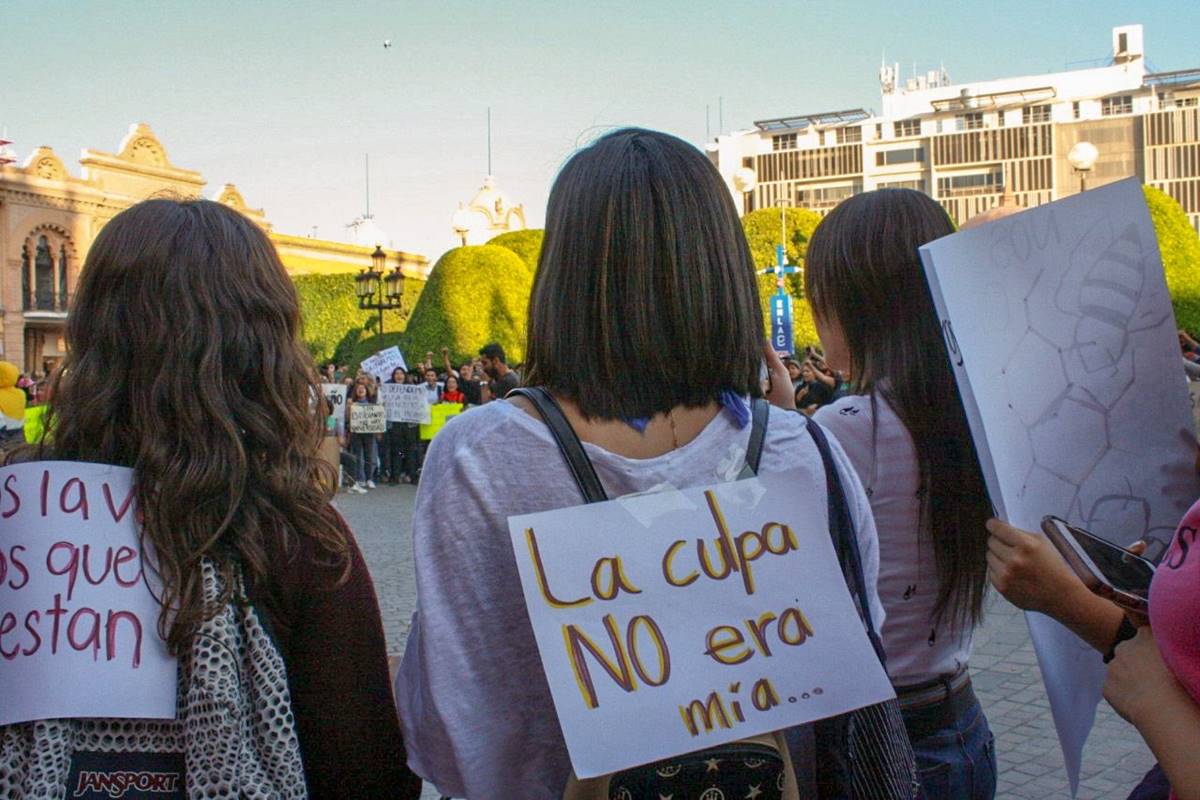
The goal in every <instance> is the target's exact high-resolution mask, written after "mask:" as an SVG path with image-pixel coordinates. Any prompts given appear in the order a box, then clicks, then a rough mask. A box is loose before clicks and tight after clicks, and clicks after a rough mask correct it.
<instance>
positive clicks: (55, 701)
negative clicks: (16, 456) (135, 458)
mask: <svg viewBox="0 0 1200 800" xmlns="http://www.w3.org/2000/svg"><path fill="white" fill-rule="evenodd" d="M136 516H137V509H136V508H135V505H134V495H133V471H132V470H130V469H125V468H123V467H112V466H107V465H103V464H81V463H74V462H69V461H40V462H30V463H25V464H16V465H13V466H10V467H4V468H0V656H2V657H0V725H6V724H9V723H14V722H25V721H28V720H38V719H54V718H59V717H135V718H155V719H170V718H173V717H174V716H175V697H176V690H177V686H176V680H177V670H176V663H175V660H174V659H173V658H171V657H170V656H169V655H168V654H167V648H166V643H165V642H164V641H163V640H162V639H161V638H160V637H159V635H158V615H159V604H158V601H157V600H155V594H157V593H158V591H157V587H155V593H154V594H152V593H151V588H148V584H149V586H154V577H153V571H152V570H149V569H144V568H143V559H142V556H143V554H142V551H141V546H140V545H139V543H138V535H137V526H136V524H135V522H134V520H135V518H136Z"/></svg>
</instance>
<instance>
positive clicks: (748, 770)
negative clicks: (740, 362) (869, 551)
mask: <svg viewBox="0 0 1200 800" xmlns="http://www.w3.org/2000/svg"><path fill="white" fill-rule="evenodd" d="M514 394H516V395H520V396H522V397H525V398H526V399H528V400H529V401H530V402H531V403H532V404H533V406H534V407H535V408H536V409H537V411H538V413H539V414H540V415H541V417H542V420H543V421H544V422H545V423H546V426H547V427H548V428H549V429H550V433H551V434H552V435H553V437H554V440H555V442H556V443H557V444H558V448H559V450H560V451H561V453H562V455H563V459H564V460H565V461H566V463H567V468H568V469H569V470H570V472H571V475H572V477H573V478H574V479H575V482H576V484H577V485H578V486H579V490H580V492H581V493H582V494H583V497H584V500H585V501H586V502H588V503H598V502H603V501H605V500H607V499H608V495H607V493H606V492H605V491H604V487H603V486H602V485H601V484H600V479H599V477H598V476H597V475H596V471H595V469H594V468H593V467H592V464H591V461H590V460H589V459H588V457H587V453H586V452H585V451H584V449H583V444H582V443H581V442H580V441H579V437H578V436H577V435H576V434H575V431H574V430H573V429H572V428H571V424H570V423H569V422H568V421H567V418H566V417H565V416H564V415H563V412H562V409H561V408H560V407H559V405H558V403H557V402H556V401H555V400H554V397H553V396H552V395H551V394H550V393H549V392H548V391H546V390H545V389H544V388H542V387H529V388H522V389H515V390H513V391H512V392H510V395H509V396H512V395H514ZM768 417H769V406H768V404H767V402H766V401H765V400H762V399H759V398H756V399H754V400H753V401H752V402H751V421H752V427H751V430H750V441H749V444H748V446H747V449H746V464H745V467H744V468H743V470H742V473H741V474H740V476H739V477H741V478H745V477H749V476H753V475H755V474H757V472H758V465H759V460H760V458H761V456H762V445H763V440H764V439H765V438H766V428H767V420H768ZM807 428H808V432H809V435H811V436H812V438H813V441H814V443H815V444H816V446H817V450H818V451H819V452H820V454H821V460H822V462H823V464H824V467H825V479H826V486H827V489H828V494H829V527H830V536H831V538H832V539H833V545H834V550H835V551H836V552H837V554H838V562H839V563H840V564H841V567H842V573H843V575H844V577H845V579H846V585H847V586H848V587H850V590H851V591H850V594H851V596H852V597H853V599H854V604H855V607H856V608H857V609H858V613H859V616H860V617H861V618H862V620H863V625H864V627H865V628H866V630H867V634H868V636H869V638H870V640H871V644H872V646H873V647H874V649H875V654H876V656H877V657H878V658H879V661H880V663H884V661H885V657H884V653H883V643H882V641H881V639H880V638H879V634H878V632H877V631H876V629H875V625H874V623H873V621H872V619H871V609H870V606H869V605H868V603H867V593H866V581H865V579H864V577H863V571H862V563H861V560H860V558H859V552H858V541H857V538H856V536H855V533H854V521H853V518H852V517H851V515H850V509H849V506H848V505H847V502H846V495H845V491H844V490H843V487H842V481H841V476H840V475H839V473H838V470H837V465H836V464H835V463H834V461H833V454H832V452H831V450H830V448H829V442H828V440H827V438H826V436H825V432H824V430H822V429H821V427H820V426H819V425H817V423H815V422H813V421H812V420H811V419H809V420H807ZM783 738H784V740H785V741H786V742H787V746H788V751H789V753H790V755H791V760H792V763H793V765H794V766H795V769H796V772H797V773H804V774H801V775H798V776H797V777H798V778H801V780H800V782H801V783H802V784H803V785H806V786H815V787H816V789H817V792H818V795H817V796H818V797H819V798H821V799H822V800H835V799H836V800H840V799H841V798H848V800H911V798H917V797H920V791H921V784H920V779H919V778H918V777H917V771H916V763H915V756H914V755H913V750H912V745H911V743H910V742H909V740H908V733H907V731H906V730H905V727H904V720H903V718H902V717H901V715H900V706H899V704H898V702H897V701H896V700H894V699H893V700H889V701H886V702H883V703H878V704H875V705H871V706H866V707H865V708H860V709H857V710H855V711H850V712H848V713H845V714H840V715H837V716H835V717H831V718H829V719H824V720H820V721H818V722H815V723H812V724H810V725H802V726H798V727H796V728H791V729H789V730H786V731H784V732H783ZM714 761H716V762H718V767H719V762H724V763H726V764H727V765H730V766H733V767H734V769H732V770H729V769H727V772H726V774H725V775H724V776H722V777H721V778H720V780H721V781H723V782H724V781H728V784H727V785H728V786H729V788H733V789H737V788H738V787H740V791H743V792H744V791H746V787H744V786H741V784H742V783H746V784H747V786H750V785H757V784H753V783H752V781H753V780H756V779H759V778H766V777H770V780H769V781H768V782H767V785H764V786H762V787H760V789H765V790H766V791H764V792H762V793H761V794H758V795H755V796H756V797H761V798H764V800H765V798H767V797H770V796H774V797H778V796H779V793H781V792H782V790H783V785H784V776H783V775H782V772H781V769H782V766H783V761H782V758H781V757H780V756H779V754H778V753H777V752H776V751H774V749H773V748H764V747H761V746H757V745H755V744H753V743H749V742H732V743H730V744H726V745H719V746H717V747H713V748H709V749H707V750H701V751H697V752H695V753H689V754H687V755H685V756H677V757H675V758H672V759H667V760H666V761H662V762H658V763H654V764H648V765H645V766H641V767H634V768H633V769H629V770H625V771H623V772H620V773H617V774H615V775H613V776H612V778H611V780H610V783H609V796H610V798H613V800H641V798H658V797H660V796H661V797H670V796H674V797H675V800H688V799H689V798H691V797H693V794H694V797H696V798H700V800H708V798H715V797H718V796H720V797H726V796H730V797H732V796H739V797H741V796H745V795H742V794H737V795H728V794H727V793H726V792H725V791H724V790H723V789H722V790H720V794H719V795H718V794H716V793H714V792H713V791H712V790H711V789H706V788H705V787H706V784H705V783H704V781H706V780H710V779H712V778H713V776H712V775H711V774H710V765H711V764H712V763H713V762H714ZM805 765H807V766H805ZM760 783H763V781H761V780H760ZM723 785H725V784H723ZM702 792H703V793H702ZM767 792H770V793H771V794H768V793H767Z"/></svg>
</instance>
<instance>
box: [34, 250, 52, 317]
mask: <svg viewBox="0 0 1200 800" xmlns="http://www.w3.org/2000/svg"><path fill="white" fill-rule="evenodd" d="M33 288H34V296H33V305H32V308H34V309H37V310H39V311H50V310H52V309H53V308H54V254H53V253H51V252H50V242H49V241H48V240H47V239H46V237H45V236H39V237H38V243H37V250H36V251H35V252H34V256H33Z"/></svg>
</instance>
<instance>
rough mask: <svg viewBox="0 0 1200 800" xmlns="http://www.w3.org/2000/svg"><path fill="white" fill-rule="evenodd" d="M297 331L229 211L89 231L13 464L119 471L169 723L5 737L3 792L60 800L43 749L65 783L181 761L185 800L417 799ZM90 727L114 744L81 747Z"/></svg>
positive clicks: (157, 211)
mask: <svg viewBox="0 0 1200 800" xmlns="http://www.w3.org/2000/svg"><path fill="white" fill-rule="evenodd" d="M299 334H300V306H299V302H298V298H297V295H296V290H295V287H294V286H293V284H292V281H291V279H290V278H289V276H288V275H287V273H286V272H285V271H284V268H283V265H282V264H281V263H280V261H279V257H278V255H277V254H276V252H275V248H274V246H273V245H272V244H271V242H270V240H268V239H267V237H266V235H265V234H264V233H263V232H262V230H260V229H259V228H258V227H257V226H256V225H255V224H254V223H253V222H251V221H250V220H249V219H247V218H246V217H244V216H242V215H241V214H239V213H237V212H236V211H234V210H232V209H230V208H227V207H225V206H223V205H221V204H219V203H214V202H210V201H206V200H182V201H177V200H167V199H155V200H147V201H145V202H143V203H139V204H138V205H135V206H133V207H132V208H130V209H128V210H126V211H124V212H122V213H120V214H118V215H117V216H116V217H114V218H113V219H112V221H110V222H109V223H108V224H107V225H105V227H104V228H103V230H101V232H100V234H99V235H98V236H97V237H96V240H95V242H94V243H93V244H92V246H91V249H90V251H89V252H88V255H87V260H86V262H85V263H84V265H83V269H82V272H81V274H80V280H79V286H78V289H77V292H76V294H75V298H74V301H73V304H72V306H71V313H70V316H69V317H68V321H67V334H66V337H67V343H68V348H67V356H66V359H65V361H64V363H63V366H62V369H61V370H60V371H59V372H57V373H56V375H55V379H54V391H53V393H52V395H51V400H50V403H49V412H48V420H47V430H48V433H47V435H46V437H45V438H44V439H43V440H42V443H41V444H39V445H37V446H34V447H32V448H30V451H29V452H26V453H24V454H22V455H21V456H20V457H21V458H25V459H30V458H33V459H39V460H42V459H54V460H69V461H86V462H97V463H103V464H113V465H117V466H122V467H128V468H131V469H132V470H133V473H134V485H135V492H136V499H137V507H138V515H139V522H140V525H139V527H140V530H139V535H140V537H141V539H142V543H143V546H144V551H145V552H146V553H147V554H148V555H147V560H146V569H147V570H148V571H151V572H153V573H155V574H156V575H157V578H158V581H159V583H160V586H161V588H160V589H159V592H160V593H159V598H158V599H159V601H160V603H161V608H162V610H161V616H160V618H159V621H158V627H159V631H160V632H161V634H162V636H163V637H164V638H165V640H166V643H167V647H168V649H169V651H170V653H171V654H172V655H173V656H175V657H177V658H178V660H179V685H180V692H179V698H180V700H179V710H178V716H177V718H176V719H174V720H163V721H157V720H136V721H130V720H87V721H79V720H50V721H44V722H39V723H37V724H36V726H34V724H33V723H27V724H25V726H24V727H22V726H16V727H21V730H18V731H12V730H11V729H7V730H3V734H4V735H3V736H0V784H2V785H4V786H9V787H10V788H11V787H14V786H17V787H20V786H24V787H25V791H24V792H23V793H22V792H18V794H17V796H27V797H54V796H62V795H61V794H57V789H58V788H59V787H61V786H63V785H65V780H66V774H65V771H64V772H63V774H62V775H56V774H54V773H53V772H49V773H48V772H46V771H45V770H44V769H32V768H30V765H31V764H33V763H34V762H38V763H41V764H42V765H43V766H44V765H45V763H47V761H46V759H45V756H46V755H47V752H49V751H53V753H54V755H55V756H56V757H58V758H55V759H51V762H50V763H53V764H54V766H55V769H57V768H59V767H65V766H66V765H67V764H69V763H70V756H71V753H72V749H73V748H74V749H75V750H100V751H104V752H105V753H106V754H108V755H109V756H111V757H113V758H123V757H124V756H123V753H124V752H125V751H124V750H123V749H122V748H126V749H128V750H130V751H131V752H133V753H134V755H133V756H131V757H130V758H131V759H132V760H133V762H134V763H139V762H137V758H138V757H141V756H145V754H146V753H148V752H150V753H154V754H155V755H163V756H165V757H168V758H176V757H179V755H180V754H182V756H183V759H184V761H183V762H181V763H186V769H185V772H186V774H185V776H184V777H185V778H186V793H187V795H188V796H191V797H199V796H203V797H210V798H240V797H256V798H264V797H281V798H282V797H287V798H300V797H305V796H309V797H347V796H359V797H406V798H415V797H417V796H418V795H419V793H420V781H419V780H417V779H416V778H415V776H413V775H412V773H410V772H409V771H408V770H407V769H406V767H405V766H404V762H405V752H404V745H403V740H402V739H401V735H400V730H399V724H398V721H397V719H396V716H395V713H394V710H393V709H392V704H391V693H390V691H389V687H388V671H387V653H386V648H385V642H384V637H383V629H382V625H381V623H380V617H379V607H378V605H377V602H376V599H375V594H374V589H373V587H372V584H371V578H370V575H369V574H368V572H367V568H366V564H365V563H364V561H363V558H362V554H361V553H360V552H359V549H358V545H357V544H356V543H355V540H354V537H353V535H352V534H351V532H350V531H349V529H348V528H347V527H346V524H345V522H344V521H343V520H342V518H341V517H340V515H339V514H338V513H337V512H336V511H335V510H334V508H333V507H332V506H331V505H330V498H331V492H332V488H333V484H334V481H332V480H331V476H330V474H329V472H330V467H329V466H328V465H327V464H326V463H325V462H324V460H323V459H322V458H321V457H320V455H319V450H318V448H319V445H320V442H321V438H322V436H323V431H324V413H325V411H324V409H325V406H324V404H323V403H322V402H319V401H318V398H321V397H322V392H321V390H320V389H321V387H320V383H319V380H320V379H319V377H318V375H317V370H316V367H315V366H314V364H313V362H312V358H311V356H310V355H309V353H308V352H307V350H306V348H305V347H304V344H303V343H302V342H301V340H300V336H299ZM151 553H152V555H150V554H151ZM206 682H208V683H206ZM206 686H207V687H208V689H210V690H212V691H205V687H206ZM97 688H98V689H100V690H102V688H103V687H97ZM235 711H240V712H242V713H243V714H244V716H242V717H240V718H239V717H235V716H233V715H234V713H235ZM106 726H107V728H113V729H116V730H117V731H118V733H119V735H114V736H102V737H100V736H95V735H93V734H92V733H89V732H94V731H104V730H106ZM48 731H49V732H50V733H49V734H48V733H47V732H48ZM93 739H95V741H92V740H93ZM89 742H90V745H89V746H82V745H84V744H85V743H89ZM156 748H157V749H156ZM158 749H161V750H163V751H164V752H162V753H159V752H158ZM114 753H116V755H114ZM64 755H65V758H62V757H63V756H64ZM117 763H118V764H123V763H126V762H123V761H118V762H117ZM140 763H145V762H140ZM130 768H131V769H144V767H136V768H134V767H130ZM129 774H132V773H129ZM21 775H24V777H20V776H21ZM56 781H62V782H61V783H57V784H56V783H55V782H56ZM184 782H185V781H184V780H182V779H181V780H180V784H181V788H182V784H183V783H184Z"/></svg>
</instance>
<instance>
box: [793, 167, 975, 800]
mask: <svg viewBox="0 0 1200 800" xmlns="http://www.w3.org/2000/svg"><path fill="white" fill-rule="evenodd" d="M953 232H954V224H953V223H952V222H951V221H950V218H949V217H948V216H947V215H946V212H945V211H944V210H943V209H942V207H941V206H939V205H938V204H937V203H936V202H934V201H933V200H931V199H930V198H929V196H928V195H925V194H922V193H921V192H917V191H913V190H910V189H880V190H877V191H873V192H865V193H863V194H860V195H856V196H854V197H852V198H850V199H848V200H845V201H843V202H842V203H841V204H839V205H838V206H837V208H835V209H834V210H833V211H831V212H830V213H829V214H828V215H827V216H826V217H825V219H824V220H822V221H821V224H820V225H818V226H817V229H816V230H815V231H814V232H813V235H812V238H811V240H810V242H809V246H808V255H807V269H806V271H805V275H804V279H805V296H806V297H808V299H809V302H810V303H811V304H812V308H813V317H814V320H815V322H816V325H817V332H818V334H819V335H820V337H821V344H822V346H823V349H824V350H825V356H826V360H827V363H828V364H829V365H830V366H832V367H833V368H834V369H835V370H838V371H839V372H842V373H843V374H849V375H852V376H853V383H852V386H851V390H852V394H850V395H848V396H845V397H842V398H841V399H835V400H834V401H833V402H832V404H831V405H827V406H824V407H822V408H820V409H817V410H816V412H815V413H814V415H813V419H815V420H817V421H818V422H819V423H821V424H822V425H825V426H827V427H828V428H829V429H830V431H831V432H832V433H833V434H834V435H835V436H836V437H837V438H838V440H839V441H840V442H842V444H843V446H844V447H845V448H846V454H847V455H848V456H849V457H850V461H851V463H853V465H854V468H855V471H856V472H857V473H858V476H859V478H860V479H861V480H862V482H863V484H864V485H865V486H866V489H867V493H868V495H869V496H870V498H871V509H872V511H873V513H874V517H875V523H876V525H877V526H878V528H879V540H880V571H879V594H880V598H881V599H882V601H883V604H884V608H885V609H886V611H887V620H886V622H885V623H884V626H883V645H884V650H885V652H886V653H887V658H888V673H889V675H890V676H891V679H892V682H893V684H894V685H895V687H896V692H897V694H898V695H899V698H900V705H901V708H902V710H903V713H904V721H905V725H906V727H907V729H908V733H909V736H910V738H911V739H912V743H913V748H914V749H915V750H916V755H917V765H918V767H919V768H920V769H921V776H922V782H923V783H924V788H925V796H926V797H927V798H930V799H931V800H938V799H939V798H946V799H947V800H949V799H950V798H954V800H960V799H962V800H967V799H972V800H990V798H991V797H993V796H994V795H995V791H996V758H995V751H994V745H993V738H992V735H991V732H990V730H989V729H988V725H987V719H986V718H985V717H984V715H983V711H982V709H981V707H980V705H979V702H978V700H977V699H976V698H975V694H974V691H973V690H972V688H971V682H970V678H969V675H968V672H967V663H968V660H969V659H970V655H971V633H972V631H973V629H974V626H975V625H976V624H977V623H978V622H979V619H980V617H981V616H982V613H983V595H984V590H985V588H986V586H987V576H986V572H987V561H986V554H987V537H986V532H985V530H984V527H983V526H984V523H985V522H986V521H987V519H988V517H989V516H991V505H990V503H989V501H988V496H987V489H986V487H985V485H984V482H983V476H982V474H981V473H980V470H979V464H978V459H977V458H976V457H975V451H974V447H973V445H972V440H971V436H970V432H969V430H968V426H967V419H966V414H965V412H964V410H963V407H962V402H961V400H960V398H959V393H958V387H957V384H956V383H955V379H954V375H953V373H952V372H951V369H950V361H949V357H948V356H947V353H946V347H945V344H944V343H943V338H942V334H941V328H940V325H939V322H938V316H937V313H936V311H935V309H934V306H933V301H932V298H931V296H930V294H929V289H928V287H927V286H926V284H925V278H924V273H923V272H922V269H921V262H920V257H919V255H918V252H917V250H918V248H919V247H920V246H921V245H923V244H925V243H927V242H930V241H933V240H934V239H937V238H939V237H942V236H946V235H949V234H951V233H953ZM897 297H900V298H903V302H897V299H896V298H897ZM783 395H786V392H785V393H781V396H780V401H781V402H782V403H783V404H785V405H786V404H787V401H788V398H787V397H786V396H783ZM931 554H932V557H931Z"/></svg>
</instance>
